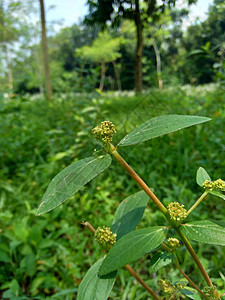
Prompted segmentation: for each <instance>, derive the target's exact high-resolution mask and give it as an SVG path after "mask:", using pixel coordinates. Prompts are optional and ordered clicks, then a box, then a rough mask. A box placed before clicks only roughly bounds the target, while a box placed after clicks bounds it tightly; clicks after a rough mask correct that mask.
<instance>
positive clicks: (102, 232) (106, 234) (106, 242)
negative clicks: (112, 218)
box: [95, 226, 117, 249]
mask: <svg viewBox="0 0 225 300" xmlns="http://www.w3.org/2000/svg"><path fill="white" fill-rule="evenodd" d="M116 236H117V234H116V233H112V231H111V230H110V228H109V227H106V226H103V227H102V228H101V227H98V228H97V230H96V232H95V239H96V240H97V242H98V243H99V244H100V245H102V246H103V247H104V248H107V249H108V248H110V247H111V246H112V245H114V244H115V243H116Z"/></svg>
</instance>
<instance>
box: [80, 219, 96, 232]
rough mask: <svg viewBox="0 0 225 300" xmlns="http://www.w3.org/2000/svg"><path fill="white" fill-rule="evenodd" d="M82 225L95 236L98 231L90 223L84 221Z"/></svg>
mask: <svg viewBox="0 0 225 300" xmlns="http://www.w3.org/2000/svg"><path fill="white" fill-rule="evenodd" d="M81 224H82V225H84V226H85V227H87V228H88V229H89V230H90V231H91V232H92V233H93V234H95V231H96V230H95V229H94V227H93V226H92V225H91V224H90V223H88V222H84V221H83V222H81Z"/></svg>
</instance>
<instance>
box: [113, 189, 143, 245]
mask: <svg viewBox="0 0 225 300" xmlns="http://www.w3.org/2000/svg"><path fill="white" fill-rule="evenodd" d="M148 200H149V197H148V195H147V194H146V193H145V192H144V191H140V192H138V193H135V194H133V195H131V196H130V197H127V198H126V199H124V200H123V201H122V202H121V203H120V205H119V206H118V208H117V210H116V213H115V216H114V220H113V225H112V226H111V230H112V232H114V233H116V234H117V240H118V239H120V238H121V237H122V236H123V235H125V234H127V233H128V232H130V231H132V230H134V228H135V227H136V226H137V225H138V223H139V222H140V220H141V218H142V216H143V213H144V211H145V208H146V205H147V203H148Z"/></svg>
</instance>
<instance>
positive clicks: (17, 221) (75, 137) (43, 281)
mask: <svg viewBox="0 0 225 300" xmlns="http://www.w3.org/2000/svg"><path fill="white" fill-rule="evenodd" d="M224 103H225V96H224V91H223V90H221V89H220V88H218V87H217V86H205V87H197V88H194V87H181V88H178V87H176V88H169V89H164V90H163V91H158V90H150V91H149V92H148V93H146V94H144V95H142V96H139V97H137V96H134V95H128V94H126V93H123V94H120V95H116V94H103V95H101V96H99V95H98V94H93V95H67V96H63V95H58V96H55V98H54V100H53V102H52V103H50V104H49V103H47V102H45V101H43V100H41V99H38V98H37V97H36V98H34V97H27V98H18V99H12V100H2V102H1V104H0V121H1V127H0V144H1V148H0V164H1V166H2V168H1V170H0V176H1V179H0V187H1V189H0V197H1V202H0V230H1V236H0V262H1V264H0V289H1V292H0V293H1V294H0V297H2V298H3V299H4V298H6V299H50V298H51V299H62V297H63V299H75V298H74V297H75V296H74V294H75V293H76V290H77V287H78V285H79V283H80V281H81V279H82V277H83V276H84V274H85V272H86V271H87V269H88V268H89V266H90V265H91V264H92V263H93V262H95V261H96V260H97V259H98V258H99V256H100V255H101V254H100V253H101V251H100V248H99V247H98V245H97V243H96V242H95V241H94V242H93V239H92V237H91V235H90V233H89V232H86V231H85V230H84V229H83V228H82V227H81V225H80V223H81V221H82V220H86V221H89V222H90V223H92V224H93V226H94V227H97V226H102V225H108V224H110V222H111V220H112V215H113V213H114V212H115V210H116V207H117V206H118V204H119V202H120V201H122V200H123V199H124V198H125V197H127V196H128V195H130V194H132V193H134V192H136V191H137V186H136V184H135V182H133V181H132V180H131V179H130V178H129V177H128V176H127V175H126V174H125V173H124V171H123V170H122V169H121V168H120V167H119V166H118V165H117V164H116V163H114V164H113V165H112V166H111V167H110V168H109V169H108V170H107V171H106V172H105V173H104V174H101V175H100V176H99V177H97V179H94V180H93V181H92V182H91V183H89V184H88V185H87V187H85V188H84V189H83V190H82V191H80V192H78V193H77V194H76V195H74V196H73V197H72V198H71V200H69V201H68V202H67V203H66V204H65V205H63V206H61V207H59V208H57V209H56V210H54V211H52V212H50V213H48V214H46V215H44V216H42V217H36V216H35V210H36V208H37V206H38V204H39V203H40V200H41V198H42V195H43V193H44V191H45V190H46V188H47V186H48V184H49V182H50V180H51V179H52V178H53V177H54V176H55V175H56V174H57V173H58V172H59V171H60V170H62V169H63V168H64V167H65V166H67V165H69V164H70V163H71V162H72V161H76V160H78V159H81V158H84V157H86V156H90V155H92V153H93V149H96V151H101V148H100V145H99V144H98V142H96V141H94V140H93V138H92V136H91V129H92V128H93V127H94V126H96V125H97V124H98V123H99V122H101V121H103V120H106V119H108V120H110V121H112V122H113V123H114V124H115V126H116V129H117V132H118V134H117V135H116V137H115V144H116V143H117V142H118V141H119V140H120V139H121V138H122V137H123V136H124V135H125V134H126V133H127V132H128V131H130V130H131V129H132V128H134V127H135V126H136V125H138V124H140V123H142V122H144V121H146V120H147V119H150V118H152V117H155V116H158V115H164V114H171V113H173V114H193V115H202V116H207V117H210V118H212V121H211V122H209V123H206V124H204V125H199V126H196V127H193V128H190V129H185V130H183V131H181V132H177V133H174V134H170V135H167V136H163V137H160V138H158V139H155V140H152V141H151V142H145V143H143V144H141V145H138V146H131V147H121V149H119V152H120V153H121V154H122V156H124V157H125V158H126V159H127V161H128V162H129V163H130V164H131V165H132V167H133V168H134V169H135V170H136V171H137V172H138V173H139V174H140V175H141V176H142V177H143V178H144V180H145V181H146V182H147V183H148V184H149V185H150V186H151V187H153V188H154V190H155V193H156V194H157V196H158V197H159V198H160V199H162V201H163V203H164V204H165V205H166V204H168V203H169V202H171V201H174V200H178V201H180V202H182V203H183V204H185V206H186V207H187V208H189V207H190V206H191V205H192V204H193V203H194V201H195V200H196V199H197V197H198V196H199V195H200V193H201V190H200V188H199V187H198V186H197V184H196V183H195V174H196V170H197V168H198V167H199V166H202V167H204V168H205V169H206V170H207V172H208V173H209V174H210V176H211V177H212V179H217V178H221V177H222V179H224V178H223V177H224V175H223V174H224V172H223V170H224V167H225V161H224V158H223V152H224V150H225V136H224V128H225V105H224ZM199 218H201V219H213V220H222V219H223V218H224V202H223V201H222V200H220V199H218V198H215V197H213V196H208V197H207V200H206V201H205V202H204V203H203V205H201V207H199V208H197V209H196V211H195V212H194V214H193V219H199ZM163 223H164V219H163V217H162V216H161V214H160V213H158V212H155V207H154V205H153V204H150V205H149V207H148V208H147V210H146V213H145V215H144V218H143V222H142V225H147V224H151V225H154V224H155V225H156V224H157V225H158V224H159V225H161V224H163ZM194 246H195V248H196V250H197V252H198V254H199V255H200V257H201V259H202V262H203V263H204V264H205V266H206V268H207V269H208V271H209V272H210V276H211V277H212V278H220V279H219V280H216V279H215V281H214V282H215V283H216V284H218V285H219V286H220V288H221V289H223V288H224V279H223V278H224V277H221V276H222V275H221V274H225V269H224V265H225V261H224V259H225V258H224V257H225V255H224V252H223V251H222V249H221V248H220V247H211V246H207V245H204V246H201V245H200V246H197V245H194ZM95 249H97V250H95ZM183 254H184V262H183V265H184V266H183V268H184V271H186V272H188V273H192V277H193V279H195V280H196V281H197V282H199V281H200V279H199V274H198V273H197V272H196V271H195V270H193V267H192V265H191V264H190V260H189V257H188V255H187V254H186V252H184V253H183ZM149 258H150V256H149V257H148V258H147V261H146V260H145V259H143V260H141V261H140V262H139V263H138V265H137V268H138V269H139V271H140V270H141V269H143V270H144V271H143V272H144V274H143V275H144V276H146V274H148V272H149V271H148V264H149ZM180 259H181V258H180ZM181 261H182V260H181ZM221 266H223V267H222V268H221ZM168 272H170V273H171V274H173V275H174V276H177V277H179V275H178V273H177V272H176V271H175V270H174V269H171V268H170V267H168V268H167V270H166V271H165V270H160V271H159V274H158V275H161V276H163V278H167V273H168ZM219 272H222V273H219ZM147 276H148V278H150V279H149V280H150V281H151V285H153V287H154V285H155V284H156V281H157V278H151V277H150V275H147ZM128 287H129V288H128ZM53 295H54V296H53ZM62 295H63V296H62ZM121 295H122V296H121ZM121 297H123V299H147V295H146V294H145V291H143V289H142V288H141V287H139V285H135V284H133V279H132V278H127V273H126V272H125V271H123V270H121V271H120V272H119V276H118V281H117V285H116V286H115V288H114V289H113V291H112V293H111V299H122V298H121Z"/></svg>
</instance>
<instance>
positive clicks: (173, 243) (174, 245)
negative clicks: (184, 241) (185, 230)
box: [167, 238, 181, 251]
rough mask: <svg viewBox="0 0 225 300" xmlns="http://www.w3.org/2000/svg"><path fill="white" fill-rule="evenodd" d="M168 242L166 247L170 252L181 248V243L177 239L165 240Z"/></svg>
mask: <svg viewBox="0 0 225 300" xmlns="http://www.w3.org/2000/svg"><path fill="white" fill-rule="evenodd" d="M167 242H168V245H169V246H170V248H171V250H173V251H174V250H176V249H177V248H180V247H181V243H180V241H179V240H178V239H176V238H169V239H168V240H167Z"/></svg>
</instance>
